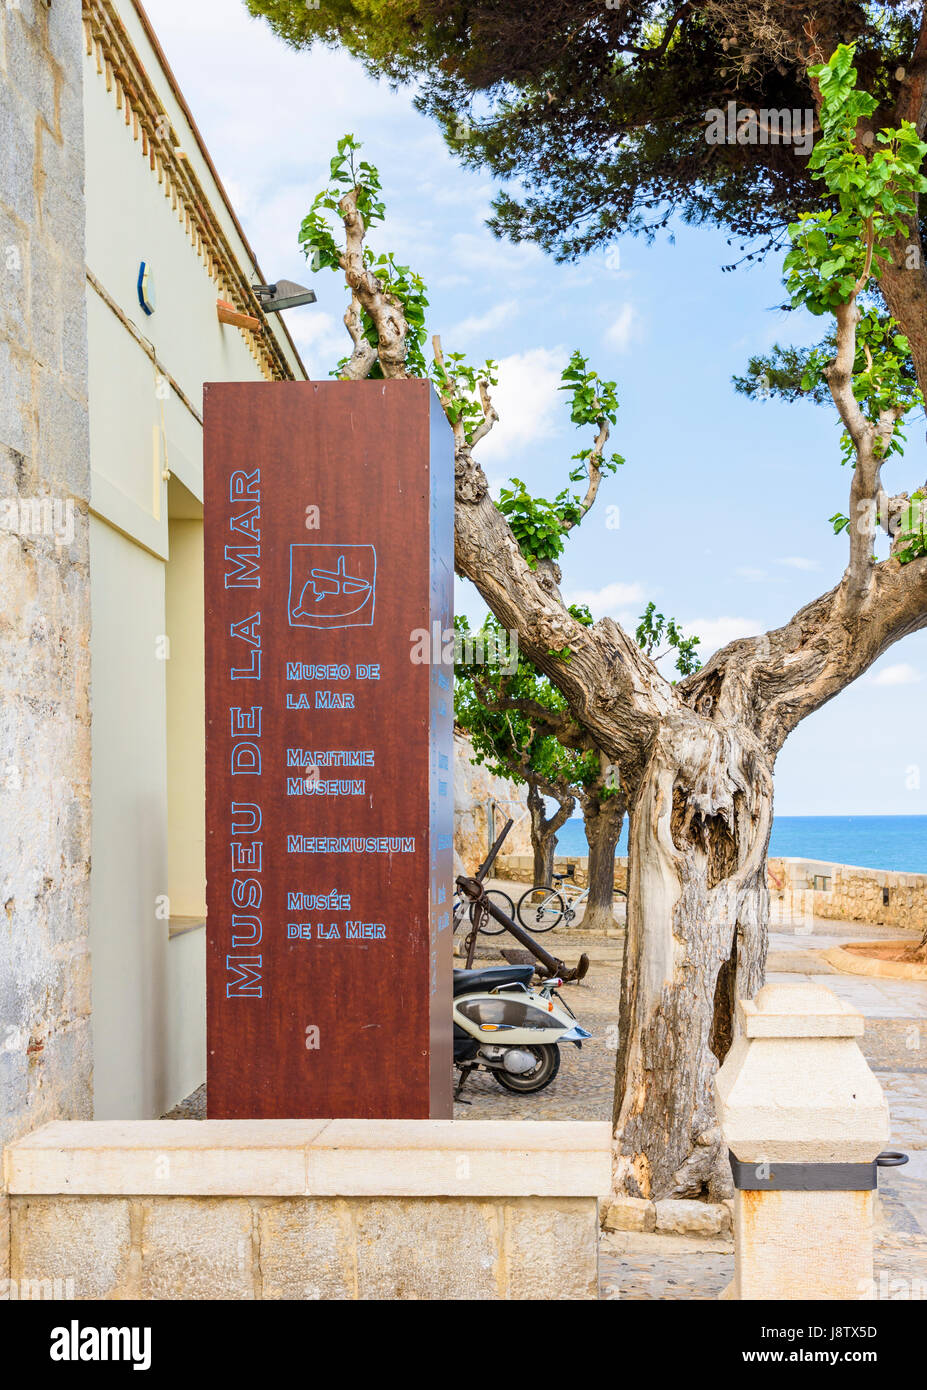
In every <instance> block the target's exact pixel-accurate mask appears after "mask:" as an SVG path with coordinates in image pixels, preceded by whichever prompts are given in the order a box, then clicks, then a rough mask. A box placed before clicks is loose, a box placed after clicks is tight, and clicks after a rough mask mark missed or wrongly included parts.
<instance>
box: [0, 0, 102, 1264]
mask: <svg viewBox="0 0 927 1390" xmlns="http://www.w3.org/2000/svg"><path fill="white" fill-rule="evenodd" d="M82 61H83V59H82V31H81V12H80V5H79V4H77V3H73V2H72V3H67V4H58V3H55V4H54V5H53V6H52V7H51V8H48V6H46V5H45V4H44V3H42V0H17V3H16V4H15V5H9V4H0V149H2V151H3V153H2V157H0V593H2V594H3V622H2V625H0V913H2V916H0V920H2V924H3V930H2V932H0V1143H5V1142H8V1141H9V1140H11V1139H13V1138H15V1137H16V1136H17V1135H19V1134H22V1133H24V1132H25V1131H26V1130H29V1129H31V1128H33V1127H34V1126H36V1125H39V1124H42V1123H43V1122H44V1121H46V1120H50V1119H53V1118H56V1117H65V1118H82V1117H89V1116H90V1114H91V1104H92V1097H91V1066H92V1063H91V1051H90V957H89V954H88V930H89V927H88V899H89V871H90V691H89V687H90V649H89V637H90V574H89V555H88V534H89V528H88V499H89V496H90V444H89V432H88V407H87V327H86V308H85V293H86V279H85V275H86V271H85V264H84V211H85V210H84V137H83V101H82ZM7 1229H8V1228H7V1223H6V1219H5V1199H4V1198H2V1197H0V1280H2V1279H3V1278H4V1277H6V1270H5V1269H4V1268H3V1267H2V1265H3V1261H4V1260H5V1257H6V1252H7V1248H8V1242H7Z"/></svg>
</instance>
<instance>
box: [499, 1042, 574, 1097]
mask: <svg viewBox="0 0 927 1390" xmlns="http://www.w3.org/2000/svg"><path fill="white" fill-rule="evenodd" d="M521 1050H523V1051H525V1052H531V1053H533V1054H534V1056H535V1057H536V1058H537V1066H536V1067H535V1068H534V1070H533V1071H527V1072H522V1073H521V1075H520V1076H517V1075H516V1074H515V1073H514V1072H509V1071H505V1069H504V1068H503V1067H491V1068H490V1072H491V1075H492V1077H493V1079H494V1080H495V1081H496V1082H497V1083H498V1084H499V1085H500V1086H501V1087H502V1089H503V1091H516V1092H517V1093H518V1095H521V1096H526V1095H530V1094H531V1093H532V1092H533V1091H543V1090H544V1087H545V1086H549V1085H550V1083H551V1082H552V1081H553V1079H554V1077H555V1076H556V1075H557V1072H558V1071H559V1070H560V1048H559V1047H558V1046H557V1044H556V1043H543V1044H542V1045H540V1046H538V1047H527V1048H524V1049H521Z"/></svg>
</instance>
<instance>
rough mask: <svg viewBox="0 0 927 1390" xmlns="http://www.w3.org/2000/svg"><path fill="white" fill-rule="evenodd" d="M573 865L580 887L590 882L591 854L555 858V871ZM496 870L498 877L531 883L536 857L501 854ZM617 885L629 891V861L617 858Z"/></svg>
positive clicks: (560, 872) (561, 870)
mask: <svg viewBox="0 0 927 1390" xmlns="http://www.w3.org/2000/svg"><path fill="white" fill-rule="evenodd" d="M571 865H572V868H573V881H574V882H575V883H576V884H577V886H578V887H580V888H585V887H586V884H587V883H588V882H589V856H588V855H585V854H558V855H556V856H555V858H554V872H555V873H558V874H565V873H566V872H567V869H568V868H569V867H570V866H571ZM496 866H497V867H496V868H495V870H494V872H495V874H496V877H497V878H507V879H511V880H512V881H513V882H515V883H530V882H531V876H532V874H533V872H534V859H533V857H532V856H531V855H530V854H506V855H500V856H499V858H498V859H497V861H496ZM615 887H616V888H622V889H624V891H625V892H627V887H628V861H627V859H616V860H615Z"/></svg>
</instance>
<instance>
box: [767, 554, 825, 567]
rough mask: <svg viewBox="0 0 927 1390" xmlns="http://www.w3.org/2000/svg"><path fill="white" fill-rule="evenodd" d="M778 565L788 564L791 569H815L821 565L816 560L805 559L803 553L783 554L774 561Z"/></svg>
mask: <svg viewBox="0 0 927 1390" xmlns="http://www.w3.org/2000/svg"><path fill="white" fill-rule="evenodd" d="M776 563H777V564H780V565H788V567H789V569H793V570H817V569H820V568H821V566H820V565H819V564H818V562H817V560H807V559H806V558H805V556H804V555H783V556H780V558H779V560H777V562H776Z"/></svg>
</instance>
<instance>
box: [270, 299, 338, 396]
mask: <svg viewBox="0 0 927 1390" xmlns="http://www.w3.org/2000/svg"><path fill="white" fill-rule="evenodd" d="M286 324H287V328H288V329H289V330H290V333H291V334H292V335H293V341H294V343H295V344H296V346H297V349H298V350H299V355H300V357H302V359H303V362H304V363H305V364H306V369H307V370H308V372H309V375H310V376H312V377H317V378H321V379H322V380H324V379H325V378H326V377H327V376H328V373H329V372H330V371H331V369H332V368H333V367H334V365H335V363H336V362H339V361H340V360H341V358H342V357H346V356H347V354H348V353H349V352H350V351H351V339H350V338H349V337H348V334H347V330H346V329H345V327H344V325H343V324H342V323H339V322H338V320H337V319H336V318H335V317H334V315H333V314H326V313H325V312H324V311H322V310H317V309H316V308H315V306H314V305H313V306H311V307H309V308H307V309H304V310H303V311H302V312H299V311H297V310H293V311H292V312H291V313H289V314H287V320H286Z"/></svg>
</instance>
